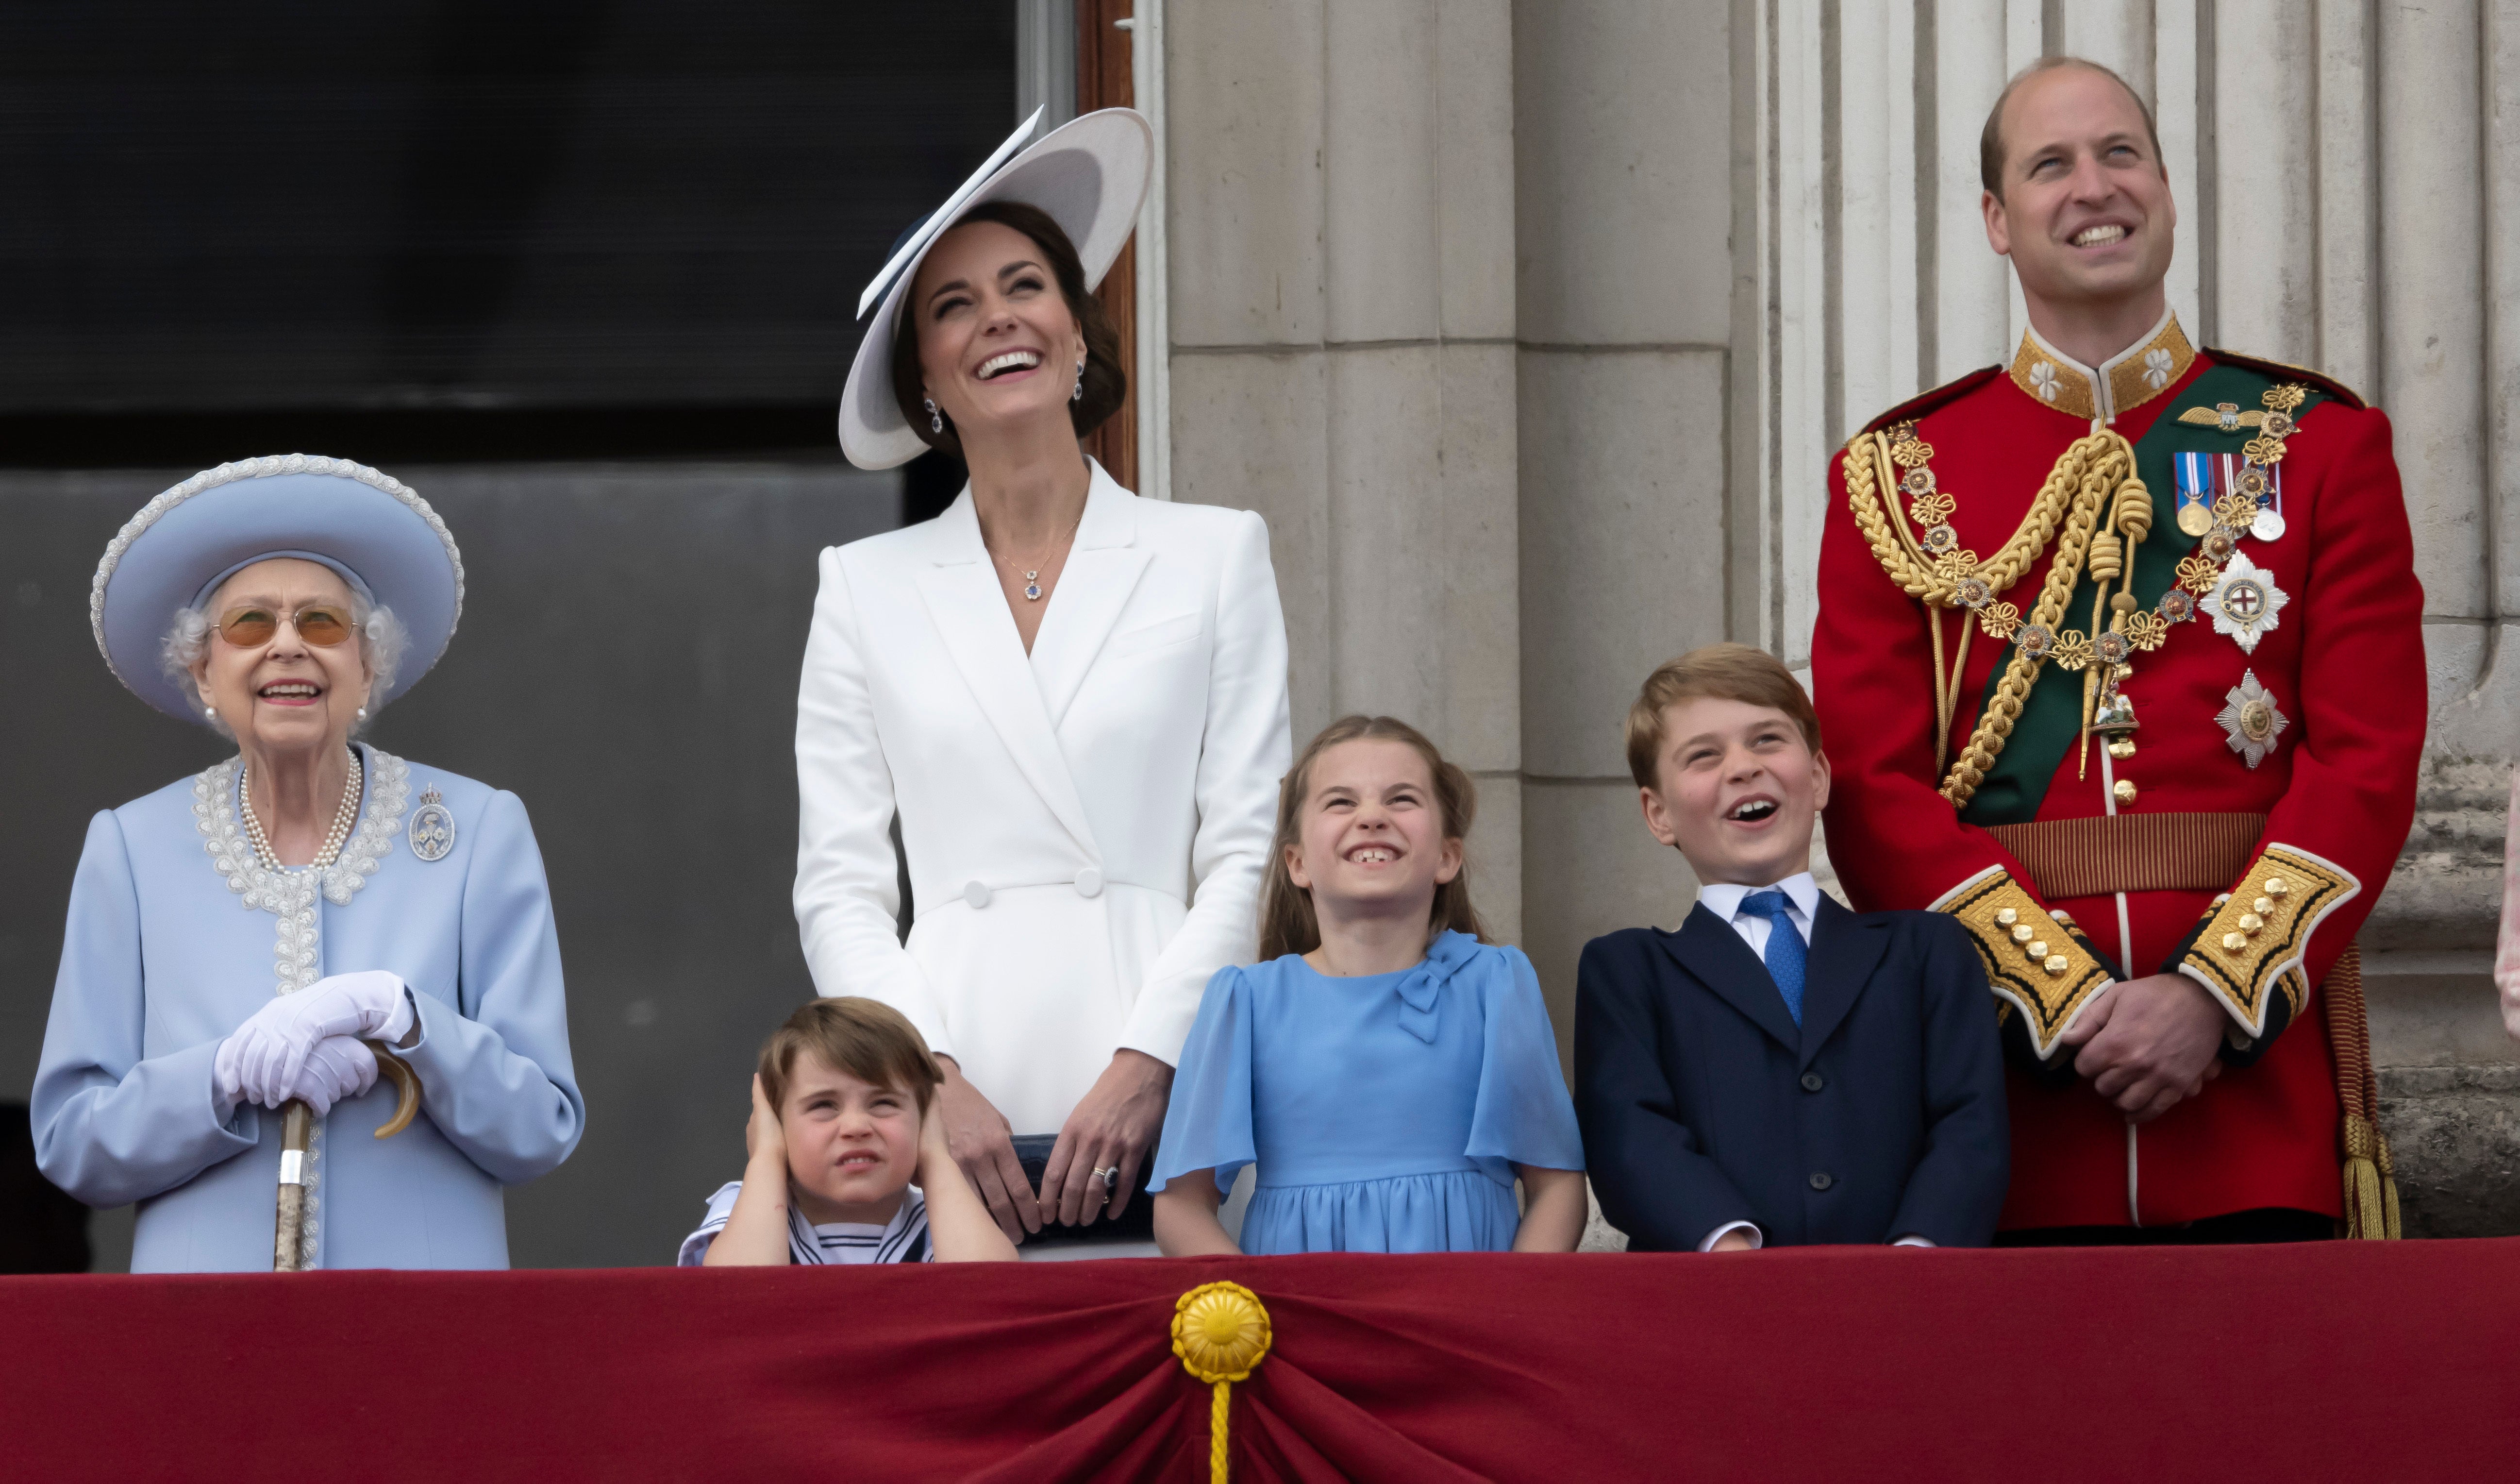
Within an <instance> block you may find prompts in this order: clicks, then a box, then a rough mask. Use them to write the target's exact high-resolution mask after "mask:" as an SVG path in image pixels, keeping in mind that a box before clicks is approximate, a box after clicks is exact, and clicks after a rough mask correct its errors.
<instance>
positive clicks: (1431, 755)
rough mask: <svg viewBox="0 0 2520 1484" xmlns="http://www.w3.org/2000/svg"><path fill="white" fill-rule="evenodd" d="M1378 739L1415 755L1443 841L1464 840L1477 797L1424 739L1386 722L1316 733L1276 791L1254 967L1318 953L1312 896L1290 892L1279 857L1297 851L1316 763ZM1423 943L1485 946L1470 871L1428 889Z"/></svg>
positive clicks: (1341, 724)
mask: <svg viewBox="0 0 2520 1484" xmlns="http://www.w3.org/2000/svg"><path fill="white" fill-rule="evenodd" d="M1369 739H1379V740H1383V741H1388V742H1406V743H1408V744H1409V745H1410V746H1412V747H1415V748H1417V749H1418V756H1419V757H1422V758H1424V759H1425V760H1426V772H1427V774H1428V775H1429V776H1430V777H1432V778H1433V780H1434V783H1435V807H1436V808H1437V809H1439V810H1441V811H1442V812H1443V816H1444V824H1443V831H1444V837H1445V838H1446V839H1458V840H1466V839H1468V838H1469V834H1470V821H1471V820H1472V819H1473V818H1474V817H1475V816H1476V815H1477V814H1478V812H1479V791H1478V788H1477V787H1475V786H1474V785H1472V784H1471V782H1470V776H1469V775H1468V774H1466V773H1464V772H1463V771H1462V770H1461V769H1460V768H1458V767H1455V766H1454V765H1453V764H1451V763H1448V762H1446V761H1444V755H1443V754H1442V753H1440V752H1438V751H1436V750H1435V744H1434V743H1433V742H1428V741H1427V740H1426V736H1425V734H1424V733H1422V732H1420V731H1418V729H1417V728H1416V727H1413V726H1411V725H1409V723H1407V722H1405V721H1401V720H1398V719H1396V718H1394V717H1389V716H1342V717H1340V718H1339V719H1338V720H1336V721H1334V722H1331V723H1330V724H1329V725H1328V726H1327V727H1325V728H1323V729H1322V735H1321V736H1319V737H1316V738H1314V739H1313V740H1312V742H1310V743H1309V744H1308V745H1306V746H1305V748H1304V751H1303V755H1302V756H1300V757H1298V758H1296V759H1295V765H1294V766H1293V767H1291V768H1289V769H1287V770H1286V777H1285V779H1284V781H1283V782H1282V783H1280V784H1279V785H1278V832H1277V833H1276V834H1275V835H1274V836H1272V837H1271V839H1270V841H1269V874H1268V876H1267V877H1266V878H1265V879H1264V880H1263V882H1262V884H1261V887H1260V960H1261V962H1262V963H1264V964H1265V963H1267V962H1268V961H1269V960H1271V959H1280V958H1283V957H1285V956H1286V955H1287V954H1290V953H1311V952H1312V951H1313V950H1314V949H1316V948H1319V947H1321V946H1322V924H1321V920H1320V919H1319V918H1317V917H1315V916H1314V915H1313V894H1312V893H1311V892H1310V891H1307V890H1306V889H1304V888H1303V887H1301V886H1298V885H1296V884H1295V878H1294V877H1292V876H1290V875H1288V874H1287V871H1286V852H1287V851H1288V850H1290V849H1295V848H1298V847H1300V846H1301V845H1302V844H1303V840H1304V820H1303V815H1304V800H1305V798H1306V797H1307V796H1309V795H1310V794H1311V793H1312V791H1313V764H1315V763H1316V762H1318V761H1320V760H1321V755H1322V754H1323V753H1325V752H1327V751H1328V750H1329V749H1330V748H1332V747H1335V746H1337V745H1338V744H1339V743H1341V742H1364V741H1367V740H1369ZM1426 922H1427V934H1426V935H1427V939H1428V940H1429V941H1430V942H1431V941H1432V940H1433V938H1434V935H1435V934H1436V933H1437V932H1440V931H1445V930H1447V929H1449V930H1451V931H1454V932H1466V933H1468V934H1469V935H1470V936H1471V937H1474V938H1476V939H1478V940H1479V941H1480V942H1482V943H1484V942H1486V941H1487V940H1488V930H1487V926H1486V924H1484V923H1482V922H1480V921H1479V914H1478V909H1476V908H1474V907H1472V906H1471V905H1470V868H1469V865H1468V863H1467V862H1464V863H1463V866H1462V870H1461V873H1460V874H1459V875H1457V876H1455V877H1453V878H1452V879H1451V880H1449V881H1446V882H1443V883H1442V884H1440V885H1438V886H1437V887H1436V888H1435V905H1434V908H1433V910H1432V911H1430V912H1429V913H1427V915H1426Z"/></svg>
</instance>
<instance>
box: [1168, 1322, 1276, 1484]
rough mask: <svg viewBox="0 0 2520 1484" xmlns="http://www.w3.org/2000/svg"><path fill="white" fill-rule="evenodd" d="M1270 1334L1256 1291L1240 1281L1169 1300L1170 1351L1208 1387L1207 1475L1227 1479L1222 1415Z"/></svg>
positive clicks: (1216, 1481) (1214, 1483)
mask: <svg viewBox="0 0 2520 1484" xmlns="http://www.w3.org/2000/svg"><path fill="white" fill-rule="evenodd" d="M1272 1338H1273V1335H1272V1334H1271V1332H1270V1328H1269V1311H1268V1309H1267V1308H1266V1307H1265V1306H1263V1305H1262V1304H1261V1302H1260V1296H1259V1295H1258V1294H1256V1293H1253V1292H1252V1291H1251V1290H1250V1289H1248V1288H1246V1287H1244V1286H1242V1285H1241V1284H1240V1283H1201V1284H1199V1285H1198V1286H1197V1287H1195V1288H1193V1289H1191V1290H1190V1291H1189V1292H1188V1293H1185V1294H1183V1295H1182V1296H1181V1297H1180V1298H1179V1299H1178V1300H1176V1301H1175V1302H1174V1304H1173V1354H1175V1355H1178V1356H1180V1357H1181V1363H1182V1369H1183V1370H1184V1371H1187V1372H1190V1373H1191V1377H1192V1379H1193V1380H1196V1381H1197V1382H1199V1383H1200V1384H1201V1385H1204V1386H1207V1387H1210V1388H1211V1389H1212V1400H1211V1401H1210V1403H1209V1405H1208V1415H1207V1417H1208V1421H1207V1476H1208V1479H1209V1481H1210V1484H1226V1477H1227V1472H1228V1468H1227V1452H1226V1430H1225V1429H1226V1418H1227V1415H1228V1414H1229V1413H1230V1412H1231V1411H1232V1409H1233V1401H1234V1383H1235V1382H1236V1381H1247V1380H1249V1379H1250V1378H1251V1372H1252V1371H1253V1370H1255V1369H1256V1368H1257V1367H1258V1366H1259V1364H1260V1363H1261V1362H1262V1361H1264V1360H1266V1359H1268V1357H1269V1343H1270V1341H1271V1339H1272Z"/></svg>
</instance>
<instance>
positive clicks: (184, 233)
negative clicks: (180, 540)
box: [0, 0, 1014, 463]
mask: <svg viewBox="0 0 2520 1484" xmlns="http://www.w3.org/2000/svg"><path fill="white" fill-rule="evenodd" d="M1013 103H1014V7H1013V5H1012V4H1011V3H1010V0H711V3H709V4H694V3H690V0H525V3H521V4H520V3H514V0H356V3H349V4H344V3H340V0H241V3H235V4H222V5H201V4H195V3H189V0H78V3H76V4H46V3H36V4H19V5H8V6H0V203H5V205H0V218H5V223H6V225H5V227H0V412H21V411H40V410H71V409H98V408H112V409H137V410H142V411H168V410H175V409H187V408H194V409H199V408H214V409H219V410H232V409H236V410H250V409H256V408H265V407H275V406H279V407H295V408H305V407H352V406H366V407H413V406H448V407H482V406H520V405H531V406H560V405H571V406H589V405H592V406H630V405H638V406H646V405H680V406H691V405H699V404H708V405H731V404H732V405H762V404H769V403H783V404H793V403H799V402H811V403H820V404H823V405H829V404H830V403H831V402H832V401H834V400H836V394H837V391H838V381H837V378H836V377H835V376H834V375H833V374H832V363H833V360H834V356H835V352H837V354H838V356H839V358H840V359H842V360H843V362H844V360H845V351H846V347H850V346H854V344H855V343H856V340H857V336H856V334H855V331H854V329H853V326H854V322H855V310H856V301H857V295H858V291H859V290H860V289H861V288H862V287H863V286H864V285H865V283H866V281H867V279H868V278H869V277H871V276H872V275H873V274H874V272H875V271H876V269H877V267H878V266H880V264H881V263H882V262H883V259H884V256H885V253H886V251H887V249H888V248H889V247H890V245H891V243H892V240H893V238H894V236H895V234H897V233H899V232H900V231H901V230H902V229H903V228H904V227H907V226H908V225H910V223H911V222H912V221H914V220H915V219H917V218H918V217H920V216H921V215H922V214H923V213H924V212H926V211H928V210H929V209H930V208H932V207H933V206H934V205H935V204H936V202H938V201H939V200H941V199H942V197H943V196H944V194H945V193H946V192H947V191H948V190H950V189H951V188H952V186H953V185H954V184H955V183H956V182H958V181H960V180H961V179H962V178H963V177H964V176H965V175H967V174H968V173H969V172H970V170H971V169H972V167H974V166H975V165H977V164H978V163H979V162H980V161H981V160H982V159H984V158H986V157H987V156H988V153H989V151H990V149H991V148H992V147H994V146H995V145H996V144H997V143H998V141H999V140H1001V139H1003V138H1004V137H1005V136H1006V132H1007V129H1008V127H1009V123H1010V121H1011V119H1012V110H1013ZM0 456H5V451H0ZM351 456H352V457H357V454H356V453H355V451H353V452H352V454H351ZM11 462H13V463H25V462H27V461H25V460H22V459H12V460H11Z"/></svg>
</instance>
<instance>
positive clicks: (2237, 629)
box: [2203, 554, 2292, 654]
mask: <svg viewBox="0 0 2520 1484" xmlns="http://www.w3.org/2000/svg"><path fill="white" fill-rule="evenodd" d="M2291 601H2292V599H2291V598H2290V597H2289V596H2288V595H2287V594H2286V593H2285V592H2284V590H2283V589H2281V588H2279V587H2277V586H2275V579H2274V574H2273V572H2270V571H2268V570H2267V569H2266V568H2265V567H2262V566H2260V565H2258V564H2257V563H2256V562H2251V561H2250V560H2249V559H2248V558H2246V557H2244V556H2239V555H2236V554H2235V555H2233V557H2232V558H2231V561H2230V564H2229V565H2228V566H2226V567H2224V568H2223V575H2222V576H2221V577H2219V578H2217V579H2216V580H2215V583H2214V590H2213V591H2212V592H2210V593H2208V594H2206V595H2205V602H2204V604H2203V607H2204V609H2205V611H2207V612H2208V613H2211V614H2213V615H2214V632H2215V633H2217V634H2228V635H2230V636H2231V639H2232V641H2233V642H2234V643H2236V644H2238V645H2239V647H2240V652H2242V653H2244V654H2247V653H2254V652H2256V651H2257V648H2258V641H2259V640H2260V639H2262V638H2264V637H2266V635H2267V632H2268V631H2269V630H2271V629H2273V627H2274V626H2275V615H2276V614H2277V613H2280V612H2282V611H2283V606H2284V605H2285V604H2287V603H2290V602H2291Z"/></svg>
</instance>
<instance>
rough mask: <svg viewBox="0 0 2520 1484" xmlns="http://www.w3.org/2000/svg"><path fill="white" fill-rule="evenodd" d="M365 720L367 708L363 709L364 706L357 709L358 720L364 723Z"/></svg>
mask: <svg viewBox="0 0 2520 1484" xmlns="http://www.w3.org/2000/svg"><path fill="white" fill-rule="evenodd" d="M367 719H368V708H367V707H365V706H361V707H359V720H361V721H366V720H367Z"/></svg>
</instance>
